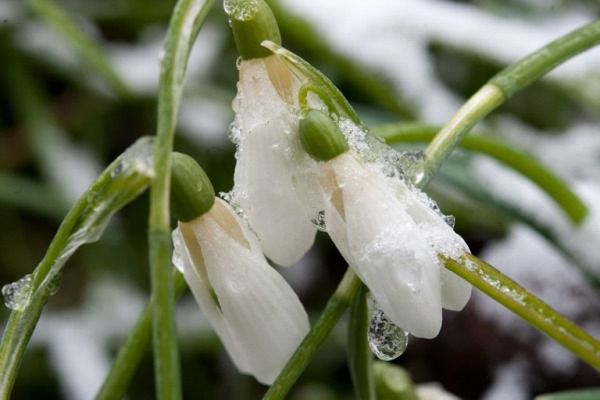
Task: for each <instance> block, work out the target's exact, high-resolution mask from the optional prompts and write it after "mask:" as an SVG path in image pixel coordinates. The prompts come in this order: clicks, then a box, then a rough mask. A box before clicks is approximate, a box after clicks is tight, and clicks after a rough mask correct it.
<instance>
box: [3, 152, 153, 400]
mask: <svg viewBox="0 0 600 400" xmlns="http://www.w3.org/2000/svg"><path fill="white" fill-rule="evenodd" d="M125 154H127V153H125ZM122 159H123V156H121V157H119V158H118V159H117V160H116V161H114V162H113V163H112V164H111V165H110V166H109V167H108V168H107V169H106V170H104V172H103V173H102V174H101V175H100V176H99V177H98V179H97V180H96V181H95V182H94V184H92V186H91V187H90V188H89V189H88V190H87V191H86V192H85V193H84V194H83V195H82V196H81V198H80V199H79V200H78V201H77V203H75V205H74V206H73V208H72V209H71V210H70V211H69V213H68V214H67V216H66V217H65V219H64V220H63V222H62V223H61V225H60V227H59V228H58V231H57V232H56V235H55V236H54V238H53V239H52V242H51V243H50V246H49V247H48V251H47V252H46V255H45V256H44V258H43V259H42V261H41V262H40V264H39V265H38V266H37V268H36V269H35V271H34V272H33V277H32V281H31V294H30V295H29V299H28V301H27V304H25V305H24V306H23V308H22V309H21V310H15V311H13V312H12V313H11V314H10V317H9V319H8V323H7V325H6V328H5V330H4V334H3V336H2V341H1V342H0V371H2V373H1V374H0V398H2V399H4V398H9V397H10V392H11V390H12V386H13V384H14V380H15V378H16V375H17V371H18V369H19V366H20V364H21V360H22V358H23V354H24V353H25V348H26V347H27V343H28V342H29V339H30V338H31V334H32V333H33V330H34V329H35V325H36V324H37V321H38V319H39V317H40V314H41V313H42V310H43V308H44V305H45V304H46V301H47V300H48V297H49V296H50V295H51V294H52V290H53V288H52V286H53V284H55V279H56V278H58V277H59V276H60V273H61V271H62V267H63V266H64V264H65V262H66V261H67V260H68V259H69V257H70V256H71V255H72V254H73V253H74V252H75V250H76V249H77V248H78V247H79V246H81V245H82V244H84V243H89V242H92V241H95V240H97V239H98V238H99V237H100V235H101V233H102V231H103V229H104V227H106V224H107V223H108V220H109V219H110V217H111V216H112V215H113V214H114V213H115V212H117V211H118V210H119V209H120V208H121V207H123V206H124V205H125V204H127V203H128V202H130V201H131V200H133V199H134V198H135V197H137V196H138V195H139V194H140V193H141V192H143V191H144V190H145V189H146V188H147V187H148V185H149V183H150V179H151V178H150V174H149V173H145V172H139V171H130V170H129V169H127V168H125V167H123V166H122V165H121V161H122ZM117 167H120V168H121V169H122V171H123V172H122V173H120V174H115V170H116V169H117Z"/></svg>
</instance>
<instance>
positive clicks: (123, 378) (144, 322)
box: [95, 268, 187, 400]
mask: <svg viewBox="0 0 600 400" xmlns="http://www.w3.org/2000/svg"><path fill="white" fill-rule="evenodd" d="M172 274H173V280H174V284H175V297H176V298H177V297H179V296H181V295H182V294H183V293H184V292H185V289H186V288H187V285H186V283H185V280H184V279H183V275H182V274H181V273H179V271H177V270H176V269H175V268H173V272H172ZM152 302H153V300H152V299H151V300H150V301H149V302H148V304H146V306H145V307H144V310H143V311H142V313H141V314H140V316H139V317H138V319H137V321H136V323H135V325H134V326H133V328H132V329H131V332H129V335H128V336H127V339H126V340H125V342H124V343H123V345H122V346H121V348H120V349H119V352H118V353H117V355H116V357H115V359H114V361H113V365H112V367H111V368H110V370H109V371H108V375H107V376H106V378H105V379H104V382H103V383H102V386H101V387H100V390H99V391H98V393H97V394H96V397H95V399H96V400H112V399H122V398H123V397H124V396H125V392H126V391H127V387H128V386H129V382H130V381H131V378H132V377H133V374H134V373H135V370H136V369H137V367H138V365H139V364H140V362H141V360H142V357H143V355H144V352H146V351H147V350H148V345H149V344H150V339H151V336H152Z"/></svg>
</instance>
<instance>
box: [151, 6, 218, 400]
mask: <svg viewBox="0 0 600 400" xmlns="http://www.w3.org/2000/svg"><path fill="white" fill-rule="evenodd" d="M212 4H213V1H212V0H206V1H202V0H179V1H178V2H177V4H176V6H175V10H174V11H173V16H172V17H171V21H170V23H169V30H168V32H167V36H166V40H165V46H164V56H163V59H162V62H161V72H160V83H159V93H158V121H157V128H156V131H157V132H156V143H155V146H154V170H155V174H156V176H155V180H154V183H153V185H152V188H151V190H150V218H149V219H150V221H149V230H148V240H149V244H150V278H151V288H152V298H153V302H152V310H153V318H152V321H153V325H152V326H153V343H154V372H155V379H156V388H157V397H158V398H159V399H173V400H176V399H179V398H181V380H180V374H179V355H178V352H177V337H176V332H175V319H174V307H175V305H174V302H175V300H174V286H173V275H172V274H171V232H170V231H171V229H170V215H169V196H170V184H171V151H172V149H173V139H174V136H175V125H176V121H177V113H178V110H179V102H180V99H181V94H182V91H183V83H184V80H185V71H186V66H187V60H188V57H189V54H190V51H191V48H192V45H193V43H194V41H195V39H196V36H197V34H198V32H199V30H200V27H201V25H202V23H203V22H204V20H205V19H206V15H207V14H208V11H209V10H210V8H211V7H212Z"/></svg>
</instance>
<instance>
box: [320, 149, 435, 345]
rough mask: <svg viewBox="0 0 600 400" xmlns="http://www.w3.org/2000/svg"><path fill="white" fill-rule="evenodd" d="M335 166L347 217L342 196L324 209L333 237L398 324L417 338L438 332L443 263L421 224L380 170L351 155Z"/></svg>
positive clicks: (383, 307)
mask: <svg viewBox="0 0 600 400" xmlns="http://www.w3.org/2000/svg"><path fill="white" fill-rule="evenodd" d="M331 166H332V167H333V169H334V171H335V177H336V179H337V186H338V187H339V188H340V190H341V193H342V196H343V210H342V211H343V216H342V215H341V213H338V212H339V211H340V210H339V208H340V205H339V204H340V201H339V200H333V201H331V204H332V205H331V206H330V207H329V208H328V210H327V211H326V224H327V227H328V231H329V234H330V236H331V237H332V239H333V241H334V242H335V243H336V245H338V246H339V248H340V251H341V252H342V253H349V254H350V257H348V258H350V259H349V260H348V261H349V263H350V264H351V266H352V267H353V268H354V270H355V271H356V273H357V274H358V275H359V277H360V278H361V279H362V280H363V282H364V283H365V284H366V285H367V286H368V287H369V289H370V290H371V293H372V295H373V296H374V297H375V299H376V300H377V302H378V303H379V305H380V307H381V309H382V310H383V311H384V312H385V313H386V314H387V315H388V316H389V317H390V318H391V319H392V321H394V323H396V324H397V325H398V326H400V327H401V328H403V329H404V330H406V331H408V332H410V333H412V334H413V335H415V336H418V337H427V338H430V337H434V336H436V335H437V333H438V332H439V329H440V326H441V319H442V316H441V299H440V281H439V267H438V265H437V264H436V261H435V259H434V258H433V253H432V251H431V250H430V249H428V248H427V245H428V244H427V241H426V240H425V238H424V237H423V236H422V234H421V231H420V230H419V228H418V226H417V225H416V224H415V223H414V221H413V219H412V218H411V216H410V215H409V214H408V213H407V212H406V209H405V205H404V204H403V203H402V202H401V201H400V200H399V199H398V198H397V196H396V195H395V193H394V192H393V191H392V190H390V187H389V185H388V184H387V182H386V180H385V177H384V176H383V175H382V174H380V173H379V172H378V171H376V170H374V169H370V168H369V167H368V166H366V165H362V164H361V163H359V162H358V161H357V160H356V159H354V157H353V156H351V155H350V154H344V155H342V156H340V157H338V158H336V159H334V160H333V161H332V162H331ZM332 196H335V194H332ZM335 204H338V206H337V207H336V205H335ZM336 213H337V214H338V215H336Z"/></svg>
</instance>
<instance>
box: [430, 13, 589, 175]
mask: <svg viewBox="0 0 600 400" xmlns="http://www.w3.org/2000/svg"><path fill="white" fill-rule="evenodd" d="M599 42H600V20H597V21H594V22H591V23H589V24H587V25H584V26H583V27H581V28H579V29H577V30H575V31H573V32H571V33H569V34H567V35H564V36H562V37H560V38H558V39H556V40H555V41H553V42H551V43H549V44H547V45H546V46H544V47H542V48H541V49H539V50H537V51H536V52H534V53H532V54H530V55H528V56H526V57H525V58H523V59H522V60H520V61H517V62H516V63H514V64H512V65H510V66H509V67H507V68H505V69H504V70H502V71H500V72H499V73H498V74H496V75H495V76H494V77H493V78H492V79H490V80H489V82H488V83H487V84H486V85H484V86H483V87H482V88H481V89H479V91H477V93H475V94H474V95H473V96H472V97H471V98H470V99H469V100H468V101H467V102H466V103H465V104H464V105H463V106H462V107H461V108H460V109H459V110H458V112H457V113H456V114H455V116H454V117H453V118H452V119H451V120H450V121H449V122H448V123H447V124H446V125H445V126H444V128H442V130H441V131H440V132H439V134H438V135H437V136H436V137H435V139H434V140H433V141H432V142H431V143H430V144H429V146H428V147H427V149H426V150H425V156H426V159H425V167H426V168H425V171H426V172H425V173H424V174H423V177H422V181H423V184H425V183H427V182H428V181H429V180H430V179H431V177H432V176H433V175H434V174H435V172H436V171H437V169H438V168H439V167H440V165H441V164H442V162H443V161H444V160H445V159H446V158H447V157H448V156H449V155H450V152H452V150H453V149H454V147H455V146H456V144H457V143H458V142H459V141H460V140H461V139H462V137H463V136H464V135H465V134H466V133H467V132H468V131H469V130H470V129H471V128H472V127H473V126H474V125H475V124H476V123H477V122H478V121H480V120H481V119H483V118H484V117H485V116H486V115H488V114H489V113H490V112H491V111H492V110H494V109H495V108H496V107H498V106H499V105H500V104H502V103H503V102H504V101H506V100H507V99H508V98H509V97H511V96H512V95H513V94H515V93H516V92H517V91H519V90H521V89H523V88H525V87H526V86H528V85H529V84H531V83H532V82H535V81H536V80H538V79H539V78H540V77H542V76H543V75H544V74H546V73H547V72H549V71H550V70H552V69H553V68H555V67H556V66H558V65H560V64H561V63H563V62H564V61H566V60H568V59H570V58H572V57H573V56H575V55H576V54H579V53H581V52H583V51H584V50H587V49H589V48H591V47H593V46H595V45H596V44H598V43H599Z"/></svg>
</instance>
